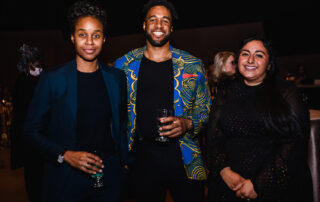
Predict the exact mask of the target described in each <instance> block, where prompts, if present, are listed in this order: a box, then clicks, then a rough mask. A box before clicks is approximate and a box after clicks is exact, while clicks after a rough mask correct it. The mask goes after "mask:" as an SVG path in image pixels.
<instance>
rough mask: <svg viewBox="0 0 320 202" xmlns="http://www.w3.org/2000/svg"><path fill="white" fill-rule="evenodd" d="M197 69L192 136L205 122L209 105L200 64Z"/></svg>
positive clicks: (205, 81)
mask: <svg viewBox="0 0 320 202" xmlns="http://www.w3.org/2000/svg"><path fill="white" fill-rule="evenodd" d="M199 69H200V70H199V71H200V72H199V73H198V84H197V91H196V96H195V102H194V108H193V114H192V122H193V135H194V136H196V135H197V134H198V133H199V132H200V130H201V129H202V128H203V126H204V124H205V123H206V122H207V120H208V118H209V111H210V104H211V98H210V91H209V88H208V83H207V80H206V77H205V73H204V68H203V65H202V64H201V66H200V67H199Z"/></svg>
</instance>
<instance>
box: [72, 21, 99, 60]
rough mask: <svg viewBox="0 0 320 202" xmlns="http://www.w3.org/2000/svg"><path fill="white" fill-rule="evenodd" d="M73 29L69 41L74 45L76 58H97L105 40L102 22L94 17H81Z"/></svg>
mask: <svg viewBox="0 0 320 202" xmlns="http://www.w3.org/2000/svg"><path fill="white" fill-rule="evenodd" d="M74 30H75V31H74V33H72V34H71V41H72V43H73V44H74V46H75V51H76V60H82V61H86V62H92V61H95V60H97V56H98V55H99V53H100V52H101V49H102V46H103V43H104V42H105V37H104V35H103V25H102V23H101V22H100V21H99V20H98V19H97V18H95V17H91V16H87V17H81V18H80V19H79V20H78V21H77V23H76V25H75V29H74Z"/></svg>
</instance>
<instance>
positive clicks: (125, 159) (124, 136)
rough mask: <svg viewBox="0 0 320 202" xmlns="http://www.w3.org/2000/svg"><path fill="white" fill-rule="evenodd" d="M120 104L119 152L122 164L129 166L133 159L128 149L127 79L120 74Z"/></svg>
mask: <svg viewBox="0 0 320 202" xmlns="http://www.w3.org/2000/svg"><path fill="white" fill-rule="evenodd" d="M121 75H122V76H121V95H120V96H121V103H120V133H121V134H120V135H121V151H122V164H123V165H129V164H131V163H132V161H133V157H132V155H131V152H130V151H129V147H128V131H127V130H128V129H127V123H128V110H127V108H128V107H127V79H126V76H125V74H124V73H123V74H121Z"/></svg>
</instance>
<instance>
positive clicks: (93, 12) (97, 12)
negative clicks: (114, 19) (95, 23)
mask: <svg viewBox="0 0 320 202" xmlns="http://www.w3.org/2000/svg"><path fill="white" fill-rule="evenodd" d="M87 16H92V17H95V18H97V19H98V20H99V21H100V22H101V23H102V25H103V32H104V34H105V33H106V25H107V12H106V10H105V9H104V8H103V7H102V6H101V5H100V4H97V3H95V2H92V1H89V0H80V1H77V2H75V3H74V4H73V5H71V7H70V8H69V10H68V22H69V32H70V33H74V29H75V25H76V23H77V21H78V20H79V19H80V18H81V17H87Z"/></svg>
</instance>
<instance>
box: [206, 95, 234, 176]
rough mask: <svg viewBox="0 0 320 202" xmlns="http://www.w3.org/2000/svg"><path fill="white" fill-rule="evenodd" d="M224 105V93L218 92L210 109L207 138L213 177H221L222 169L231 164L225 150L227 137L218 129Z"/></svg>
mask: <svg viewBox="0 0 320 202" xmlns="http://www.w3.org/2000/svg"><path fill="white" fill-rule="evenodd" d="M222 107H223V95H222V93H218V94H217V96H216V97H215V99H214V101H213V104H212V108H211V110H210V115H209V121H208V129H207V131H206V139H207V148H206V151H207V155H206V156H207V166H208V169H209V176H210V178H211V179H216V180H217V179H219V178H220V171H221V170H222V169H223V168H225V167H227V166H228V165H229V163H228V160H227V153H226V152H225V144H224V143H225V137H224V136H223V135H222V134H221V131H219V129H218V127H217V126H218V121H219V117H220V114H221V111H222Z"/></svg>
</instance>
